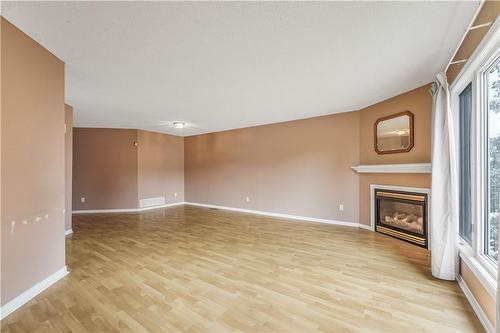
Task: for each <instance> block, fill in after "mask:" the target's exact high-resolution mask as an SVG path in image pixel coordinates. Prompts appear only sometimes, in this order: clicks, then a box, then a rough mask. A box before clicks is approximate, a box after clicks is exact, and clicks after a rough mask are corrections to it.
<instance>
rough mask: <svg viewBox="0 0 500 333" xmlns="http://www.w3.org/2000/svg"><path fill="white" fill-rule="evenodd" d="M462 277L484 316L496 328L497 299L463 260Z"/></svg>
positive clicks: (461, 266)
mask: <svg viewBox="0 0 500 333" xmlns="http://www.w3.org/2000/svg"><path fill="white" fill-rule="evenodd" d="M460 275H461V276H462V279H463V280H464V281H465V284H467V287H469V290H470V291H471V293H472V295H474V298H475V299H476V301H477V302H478V303H479V305H480V306H481V308H482V309H483V311H484V314H485V315H486V317H488V320H489V321H490V322H491V323H492V324H493V326H495V322H496V315H495V304H496V302H495V299H494V298H493V297H491V295H490V294H489V293H488V291H487V290H486V288H485V287H484V286H483V285H482V283H481V282H480V281H479V280H478V279H477V277H476V275H475V274H474V273H473V272H472V271H471V270H470V268H469V267H468V266H467V264H466V263H465V262H464V261H463V260H460Z"/></svg>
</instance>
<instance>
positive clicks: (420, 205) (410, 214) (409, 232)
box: [375, 190, 427, 247]
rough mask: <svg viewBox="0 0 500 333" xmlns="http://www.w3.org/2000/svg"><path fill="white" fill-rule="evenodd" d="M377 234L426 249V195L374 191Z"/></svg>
mask: <svg viewBox="0 0 500 333" xmlns="http://www.w3.org/2000/svg"><path fill="white" fill-rule="evenodd" d="M375 198H376V201H377V202H376V206H375V207H376V212H375V213H376V222H377V225H376V229H377V231H378V232H382V233H385V234H387V235H390V236H393V237H397V238H400V239H403V240H406V241H409V242H412V243H415V244H417V245H420V246H423V247H427V195H426V194H422V193H410V192H400V191H388V190H375Z"/></svg>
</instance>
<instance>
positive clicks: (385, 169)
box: [351, 163, 432, 173]
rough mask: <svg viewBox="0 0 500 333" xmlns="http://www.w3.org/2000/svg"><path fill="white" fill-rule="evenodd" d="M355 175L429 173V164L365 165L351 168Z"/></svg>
mask: <svg viewBox="0 0 500 333" xmlns="http://www.w3.org/2000/svg"><path fill="white" fill-rule="evenodd" d="M351 169H353V170H354V171H356V172H357V173H431V170H432V168H431V164H430V163H411V164H365V165H356V166H352V167H351Z"/></svg>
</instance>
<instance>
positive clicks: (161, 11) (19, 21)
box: [2, 1, 479, 135]
mask: <svg viewBox="0 0 500 333" xmlns="http://www.w3.org/2000/svg"><path fill="white" fill-rule="evenodd" d="M478 7H479V2H314V3H312V2H309V3H307V2H279V3H278V2H275V3H273V2H184V3H179V2H106V3H98V2H6V1H3V2H2V15H3V16H4V17H5V18H7V19H8V20H9V21H11V22H12V23H13V24H15V25H16V26H18V27H19V28H20V29H21V30H23V31H25V32H26V33H27V34H28V35H30V36H31V37H32V38H34V39H35V40H36V41H38V42H39V43H41V44H42V45H44V46H45V47H46V48H47V49H49V50H50V51H51V52H52V53H54V54H55V55H56V56H58V57H59V58H60V59H62V60H63V61H65V62H66V102H67V103H69V104H72V105H73V106H74V108H75V111H74V112H75V113H74V122H75V126H91V127H119V128H142V129H149V130H154V131H160V132H166V133H172V134H176V135H192V134H198V133H205V132H213V131H220V130H226V129H232V128H240V127H247V126H253V125H259V124H266V123H273V122H280V121H286V120H292V119H300V118H307V117H313V116H319V115H325V114H331V113H337V112H345V111H351V110H356V109H359V108H362V107H365V106H368V105H370V104H373V103H376V102H379V101H381V100H384V99H386V98H389V97H392V96H394V95H397V94H399V93H402V92H404V91H407V90H410V89H413V88H416V87H419V86H421V85H423V84H425V83H428V82H430V81H432V80H433V77H434V75H435V74H436V73H438V72H439V71H442V70H443V69H444V68H445V66H446V64H447V62H448V60H449V59H450V57H451V56H452V54H453V51H454V50H455V48H456V47H457V45H458V43H459V42H460V39H461V37H462V35H463V33H464V31H465V29H466V28H467V26H468V24H469V23H470V21H471V20H472V18H473V16H474V14H475V12H476V10H477V8H478ZM174 120H183V121H186V122H187V123H188V125H189V126H188V127H187V128H185V129H182V130H179V129H175V128H173V127H171V122H172V121H174Z"/></svg>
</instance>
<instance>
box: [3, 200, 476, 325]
mask: <svg viewBox="0 0 500 333" xmlns="http://www.w3.org/2000/svg"><path fill="white" fill-rule="evenodd" d="M73 230H74V233H73V235H72V236H70V237H67V241H66V251H67V252H66V257H67V264H68V268H69V270H70V274H69V275H67V276H66V277H65V278H63V279H62V280H60V281H59V282H58V283H56V284H55V285H53V286H52V287H50V288H49V289H47V290H46V291H44V292H43V293H42V294H40V295H38V296H37V297H36V298H34V299H33V300H31V301H30V302H29V303H27V304H26V305H24V306H23V307H22V308H20V309H19V310H17V311H15V312H14V313H12V314H11V315H10V316H8V317H7V318H5V319H4V320H3V321H2V322H1V328H2V332H3V333H13V332H30V331H38V332H176V331H183V332H481V331H482V327H481V325H480V323H479V321H478V320H477V318H476V317H475V315H474V313H473V312H472V309H471V307H470V306H469V305H468V303H467V301H466V299H465V297H464V296H463V294H462V292H461V291H460V289H459V287H458V285H457V283H455V282H447V281H440V280H437V279H434V278H432V277H431V274H430V271H429V254H428V252H427V251H425V250H423V249H421V248H419V247H416V246H414V245H411V244H407V243H404V242H402V241H398V240H396V239H393V238H390V237H388V236H384V235H381V234H376V233H373V232H369V231H366V230H361V229H356V228H349V227H340V226H333V225H326V224H314V223H306V222H296V221H287V220H281V219H275V218H269V217H263V216H257V215H250V214H242V213H235V212H227V211H222V210H213V209H207V208H199V207H194V206H177V207H172V208H167V209H160V210H155V211H149V212H144V213H132V214H94V215H78V216H74V217H73Z"/></svg>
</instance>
